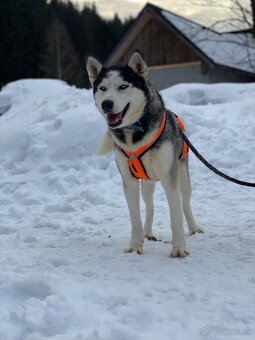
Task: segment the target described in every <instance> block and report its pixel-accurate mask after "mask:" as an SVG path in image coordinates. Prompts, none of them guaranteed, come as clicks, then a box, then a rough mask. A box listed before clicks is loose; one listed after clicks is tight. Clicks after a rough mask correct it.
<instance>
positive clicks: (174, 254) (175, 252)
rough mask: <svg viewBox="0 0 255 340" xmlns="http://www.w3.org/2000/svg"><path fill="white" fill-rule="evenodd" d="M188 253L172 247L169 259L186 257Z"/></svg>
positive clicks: (181, 248)
mask: <svg viewBox="0 0 255 340" xmlns="http://www.w3.org/2000/svg"><path fill="white" fill-rule="evenodd" d="M188 255H189V252H188V251H187V249H186V248H185V247H173V248H172V251H171V253H170V257H186V256H188Z"/></svg>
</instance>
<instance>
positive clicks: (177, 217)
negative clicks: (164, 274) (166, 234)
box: [161, 175, 189, 257]
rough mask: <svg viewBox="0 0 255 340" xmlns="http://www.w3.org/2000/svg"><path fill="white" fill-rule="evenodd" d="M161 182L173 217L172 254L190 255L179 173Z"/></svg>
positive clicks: (178, 255) (177, 255)
mask: <svg viewBox="0 0 255 340" xmlns="http://www.w3.org/2000/svg"><path fill="white" fill-rule="evenodd" d="M161 183H162V186H163V187H164V189H165V192H166V196H167V201H168V205H169V209H170V217H171V228H172V245H173V247H172V251H171V254H170V256H171V257H185V256H187V255H189V252H188V251H187V249H186V242H185V237H184V227H183V214H182V203H181V192H180V185H179V178H178V175H175V176H171V177H170V178H169V177H168V178H164V179H162V180H161Z"/></svg>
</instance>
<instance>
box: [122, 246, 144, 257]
mask: <svg viewBox="0 0 255 340" xmlns="http://www.w3.org/2000/svg"><path fill="white" fill-rule="evenodd" d="M124 252H125V253H133V252H136V253H137V254H139V255H142V254H143V245H138V246H129V247H128V248H127V249H125V250H124Z"/></svg>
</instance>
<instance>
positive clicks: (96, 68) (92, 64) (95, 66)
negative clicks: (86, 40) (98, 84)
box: [86, 57, 102, 85]
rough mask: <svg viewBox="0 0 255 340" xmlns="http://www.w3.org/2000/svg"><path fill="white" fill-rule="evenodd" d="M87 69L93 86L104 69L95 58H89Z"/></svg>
mask: <svg viewBox="0 0 255 340" xmlns="http://www.w3.org/2000/svg"><path fill="white" fill-rule="evenodd" d="M86 68H87V72H88V75H89V80H90V82H91V85H93V84H94V81H95V80H96V79H97V77H98V75H99V73H100V71H101V69H102V65H101V64H100V62H99V61H97V60H96V59H95V58H93V57H88V59H87V63H86Z"/></svg>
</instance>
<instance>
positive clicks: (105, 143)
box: [96, 131, 114, 156]
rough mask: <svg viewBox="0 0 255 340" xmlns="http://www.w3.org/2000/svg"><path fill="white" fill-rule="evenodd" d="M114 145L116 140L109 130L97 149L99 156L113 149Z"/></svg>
mask: <svg viewBox="0 0 255 340" xmlns="http://www.w3.org/2000/svg"><path fill="white" fill-rule="evenodd" d="M113 147H114V142H113V140H112V136H111V135H110V133H109V131H106V133H105V135H104V138H103V140H102V142H101V144H100V146H99V148H98V150H97V153H96V155H97V156H103V155H105V154H107V153H109V152H111V151H112V149H113Z"/></svg>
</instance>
